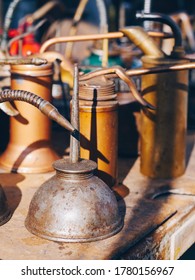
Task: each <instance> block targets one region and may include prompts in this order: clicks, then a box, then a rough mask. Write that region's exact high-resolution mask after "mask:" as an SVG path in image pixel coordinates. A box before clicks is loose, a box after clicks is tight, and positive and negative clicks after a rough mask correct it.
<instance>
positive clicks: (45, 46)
mask: <svg viewBox="0 0 195 280" xmlns="http://www.w3.org/2000/svg"><path fill="white" fill-rule="evenodd" d="M124 30H125V29H124ZM124 30H123V32H124ZM123 32H120V31H119V32H109V33H103V34H90V35H77V36H65V37H57V38H51V39H48V40H47V41H45V42H44V43H43V44H42V46H41V48H40V53H43V52H45V51H46V50H47V49H48V48H49V47H50V46H52V45H55V44H58V43H67V42H81V41H91V40H101V39H117V38H122V37H124V36H125V34H124V33H123ZM148 35H149V36H151V37H158V38H172V36H170V34H165V33H163V32H156V31H149V32H148ZM159 51H160V50H159ZM159 54H160V53H159ZM161 55H162V52H161Z"/></svg>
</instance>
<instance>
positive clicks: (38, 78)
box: [0, 63, 59, 173]
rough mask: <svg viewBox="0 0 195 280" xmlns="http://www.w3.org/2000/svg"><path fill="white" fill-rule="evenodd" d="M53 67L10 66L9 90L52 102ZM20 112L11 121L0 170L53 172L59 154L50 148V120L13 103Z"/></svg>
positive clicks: (28, 106)
mask: <svg viewBox="0 0 195 280" xmlns="http://www.w3.org/2000/svg"><path fill="white" fill-rule="evenodd" d="M52 75H53V67H52V64H49V63H48V64H45V65H39V66H35V65H28V64H27V65H12V66H11V88H12V89H13V90H25V91H30V92H32V93H35V94H37V95H39V96H40V97H42V98H43V99H45V100H47V101H51V98H52V95H51V87H52ZM15 105H16V107H17V109H18V111H19V112H20V114H19V115H18V116H16V117H12V118H11V119H10V139H9V143H8V146H7V148H6V150H5V151H4V153H3V154H2V155H1V157H0V165H1V167H2V168H5V169H8V170H9V171H13V172H24V173H37V172H38V173H39V172H40V173H42V172H49V171H52V170H53V168H52V163H53V162H54V161H55V160H56V159H58V158H59V157H58V155H57V154H56V153H55V151H54V150H53V149H52V148H51V145H50V144H51V143H50V142H51V141H50V139H51V121H50V120H49V119H48V118H47V117H46V116H45V115H43V114H42V113H41V112H40V111H39V110H38V109H37V108H35V107H33V106H31V105H30V104H27V103H24V102H19V101H16V102H15Z"/></svg>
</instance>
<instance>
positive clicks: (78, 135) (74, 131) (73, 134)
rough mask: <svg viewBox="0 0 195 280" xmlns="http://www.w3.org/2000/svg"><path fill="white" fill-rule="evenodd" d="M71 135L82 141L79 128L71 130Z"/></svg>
mask: <svg viewBox="0 0 195 280" xmlns="http://www.w3.org/2000/svg"><path fill="white" fill-rule="evenodd" d="M71 135H72V136H73V137H74V138H75V139H76V140H78V141H80V132H79V131H78V130H77V129H75V130H73V131H72V132H71Z"/></svg>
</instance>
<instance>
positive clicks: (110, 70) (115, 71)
mask: <svg viewBox="0 0 195 280" xmlns="http://www.w3.org/2000/svg"><path fill="white" fill-rule="evenodd" d="M106 74H116V75H117V76H118V77H119V78H120V79H121V80H123V81H124V82H125V83H126V84H127V85H128V87H129V89H130V90H131V92H132V94H133V96H134V97H135V99H136V100H137V101H138V102H139V103H140V104H141V105H142V106H144V107H147V108H149V109H152V110H155V107H154V106H153V105H151V104H150V103H148V102H147V101H145V100H144V99H143V97H142V96H141V95H140V94H139V92H138V91H137V88H136V86H135V84H134V82H133V80H132V79H131V78H130V77H128V76H127V74H126V73H125V70H124V69H123V68H122V67H120V66H118V67H110V68H107V69H102V70H101V69H100V70H96V71H93V72H91V73H89V74H85V75H83V76H81V77H80V78H79V80H80V81H85V80H89V79H91V78H95V77H97V76H101V75H106Z"/></svg>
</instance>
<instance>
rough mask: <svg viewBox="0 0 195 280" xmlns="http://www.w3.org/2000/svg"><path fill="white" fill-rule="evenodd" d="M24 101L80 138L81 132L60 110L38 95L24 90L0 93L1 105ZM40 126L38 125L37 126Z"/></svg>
mask: <svg viewBox="0 0 195 280" xmlns="http://www.w3.org/2000/svg"><path fill="white" fill-rule="evenodd" d="M14 100H18V101H23V102H27V103H29V104H31V105H33V106H35V107H37V108H38V109H39V110H40V111H41V112H42V113H43V114H45V115H46V116H47V117H48V118H50V119H51V120H53V121H56V122H57V123H58V124H59V125H61V126H62V127H64V128H66V129H67V130H69V131H70V132H71V135H72V136H73V137H76V138H77V137H78V135H79V132H78V131H77V130H76V129H75V128H74V127H73V126H72V125H71V123H70V122H69V121H68V120H67V119H65V118H64V117H63V116H62V115H61V114H60V113H59V112H58V110H57V109H56V108H55V107H54V106H53V105H52V104H51V103H50V102H48V101H46V100H44V99H43V98H41V97H39V96H38V95H36V94H34V93H32V92H28V91H24V90H4V91H1V92H0V103H2V102H5V101H14ZM37 125H38V124H37Z"/></svg>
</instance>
